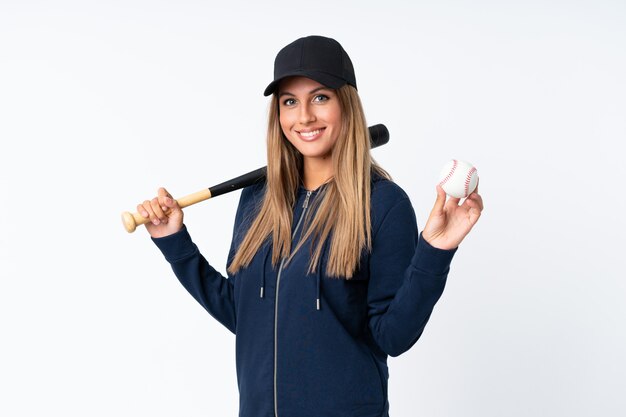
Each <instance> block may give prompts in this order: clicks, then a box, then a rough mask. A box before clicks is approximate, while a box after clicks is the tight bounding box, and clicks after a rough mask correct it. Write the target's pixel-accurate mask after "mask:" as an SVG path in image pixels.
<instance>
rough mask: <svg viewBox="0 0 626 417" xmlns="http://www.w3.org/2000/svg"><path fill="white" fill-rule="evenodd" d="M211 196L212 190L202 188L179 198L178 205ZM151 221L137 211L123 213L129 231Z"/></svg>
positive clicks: (188, 204)
mask: <svg viewBox="0 0 626 417" xmlns="http://www.w3.org/2000/svg"><path fill="white" fill-rule="evenodd" d="M209 198H211V190H210V189H208V188H206V189H204V190H200V191H198V192H195V193H193V194H189V195H186V196H184V197H182V198H179V199H177V200H176V201H177V202H178V206H179V207H180V208H185V207H189V206H191V205H192V204H196V203H199V202H201V201H204V200H208V199H209ZM166 214H167V212H166ZM149 221H150V219H146V218H145V217H143V216H142V215H141V214H139V213H137V212H135V213H130V212H128V211H125V212H123V213H122V223H123V224H124V228H125V229H126V231H127V232H128V233H132V232H134V231H135V229H137V226H141V225H142V224H146V223H148V222H149Z"/></svg>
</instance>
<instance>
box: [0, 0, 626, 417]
mask: <svg viewBox="0 0 626 417" xmlns="http://www.w3.org/2000/svg"><path fill="white" fill-rule="evenodd" d="M624 22H626V3H624V2H623V1H620V0H616V1H608V0H585V1H556V0H541V1H539V0H531V1H524V2H522V1H512V0H508V1H481V0H479V1H450V0H445V1H391V0H390V1H385V2H380V1H376V2H374V1H371V2H369V1H345V2H335V1H327V0H318V1H316V2H308V3H306V4H300V2H291V1H276V0H271V1H264V2H253V1H249V2H228V3H227V2H221V3H220V4H217V3H216V2H206V1H204V2H203V1H176V2H175V1H166V0H161V1H154V0H153V1H147V0H145V1H144V0H125V1H107V2H97V1H73V2H72V1H29V0H0V141H1V143H2V148H1V151H0V174H1V175H0V186H1V192H0V199H1V201H0V203H1V204H0V207H1V208H0V210H1V212H0V213H1V215H0V275H1V280H0V334H1V342H0V353H1V354H0V415H3V416H35V415H37V416H39V415H46V416H48V415H54V416H147V415H150V416H174V415H176V416H208V415H211V416H235V415H236V413H237V409H238V393H237V385H236V376H235V358H234V340H235V339H234V336H233V335H231V334H230V333H229V332H228V331H227V330H226V329H224V328H222V327H221V326H220V325H219V324H218V323H217V322H215V321H214V320H213V319H212V318H211V317H210V316H209V315H208V314H206V313H205V312H204V310H203V309H202V308H201V307H200V306H199V305H198V304H197V303H196V302H195V301H194V300H193V299H192V298H191V297H190V296H189V295H188V294H187V293H186V292H185V290H184V289H183V288H182V286H181V285H180V284H179V283H178V281H177V280H176V278H175V277H174V275H173V273H172V272H171V270H170V268H169V266H168V264H167V263H166V262H165V260H164V259H163V258H162V256H161V255H160V253H159V252H158V250H157V249H156V247H155V246H154V245H153V244H152V243H151V242H150V240H149V238H148V235H147V233H146V232H145V230H138V231H137V232H136V233H135V234H132V235H128V234H127V233H126V232H125V231H124V230H123V228H122V225H121V222H120V219H119V214H120V213H121V211H124V210H134V208H135V206H136V204H137V203H139V202H140V201H142V200H143V199H145V198H150V197H152V196H153V194H154V193H155V192H156V189H157V187H158V186H161V185H163V186H166V187H167V188H168V189H169V190H170V191H171V192H172V193H173V194H174V195H175V196H182V195H185V194H188V193H191V192H195V191H197V190H199V189H201V188H203V187H207V186H211V185H214V184H216V183H218V182H221V181H224V180H226V179H229V178H231V177H233V176H236V175H239V174H241V173H243V172H246V171H248V170H252V169H255V168H258V167H260V166H263V165H265V153H264V132H265V123H266V113H267V105H268V99H267V98H265V97H263V95H262V91H263V89H264V88H265V86H266V84H267V83H268V82H269V81H270V80H271V78H272V65H273V60H274V56H275V55H276V53H277V52H278V50H279V49H280V48H281V47H282V46H284V45H286V44H287V43H289V42H291V41H292V40H294V39H296V38H298V37H300V36H305V35H310V34H321V35H325V36H330V37H333V38H335V39H337V40H339V41H340V42H341V43H342V45H343V46H344V48H345V49H346V50H347V51H348V53H349V54H350V56H351V58H352V60H353V62H354V65H355V68H356V74H357V82H358V84H359V92H360V94H361V97H362V100H363V103H364V106H365V110H366V115H367V117H368V122H369V124H375V123H384V124H386V125H387V127H388V128H389V130H390V132H391V141H390V143H389V144H388V145H387V146H385V147H384V148H381V149H378V150H376V151H374V156H375V158H376V159H377V160H378V162H379V163H381V165H383V166H384V167H385V168H387V169H388V170H389V171H390V173H391V174H392V176H393V177H394V179H395V180H396V182H397V183H398V184H400V186H402V187H403V188H404V189H405V190H406V191H407V193H408V194H409V196H410V197H411V200H412V202H413V204H414V207H415V210H416V214H417V217H418V223H419V225H420V227H422V226H423V225H424V223H425V220H426V218H427V216H428V213H429V212H430V208H431V207H432V204H433V203H434V200H435V195H436V194H435V188H434V187H435V182H436V177H437V175H438V173H439V169H440V167H441V166H442V165H443V163H444V162H446V161H447V160H448V159H450V158H459V159H465V160H468V161H471V162H473V163H474V164H475V165H476V167H477V168H478V171H479V175H480V177H481V182H480V192H481V194H482V195H483V198H484V201H485V207H486V208H485V211H484V213H483V217H482V218H481V220H480V221H479V223H478V225H477V226H476V227H475V229H474V231H472V233H471V234H470V235H469V237H468V238H467V239H466V240H465V241H464V242H463V243H462V245H461V248H460V249H459V251H458V253H457V255H456V257H455V259H454V260H453V264H452V270H451V273H450V276H449V281H448V284H447V288H446V291H445V292H444V295H443V297H442V299H441V300H440V302H439V304H438V305H437V306H436V309H435V312H434V314H433V316H432V319H431V321H430V323H429V325H428V327H427V329H426V331H425V333H424V335H423V337H422V339H421V340H420V341H419V342H418V343H417V345H415V346H414V347H413V348H412V349H411V350H410V351H409V352H407V353H406V354H404V355H402V356H400V357H398V358H392V359H390V361H389V364H390V373H391V379H390V394H389V395H390V404H391V415H392V416H393V417H403V416H407V417H408V416H477V417H478V416H480V417H486V416H494V417H495V416H565V415H567V416H598V415H607V416H608V415H619V414H621V415H623V414H624V413H625V412H626V411H625V407H626V401H625V400H624V396H623V395H621V396H620V394H623V377H624V375H625V373H626V360H625V359H624V352H625V351H626V335H625V332H624V324H623V323H624V319H625V318H626V307H625V303H624V300H625V296H626V284H625V283H624V276H625V274H624V272H623V269H622V268H623V258H621V256H623V254H622V253H623V252H624V249H626V247H625V245H624V242H623V234H624V232H625V231H626V227H625V221H624V214H623V212H624V210H625V209H626V204H625V202H626V201H625V197H624V194H625V193H624V186H623V185H621V186H620V185H619V181H620V180H622V179H624V177H625V176H626V170H625V168H624V162H623V160H624V157H623V153H622V152H619V151H622V150H623V143H622V142H624V140H625V139H626V99H625V97H626V82H625V79H626V78H625V77H624V74H626V25H625V24H624ZM620 145H621V146H620ZM238 198H239V192H237V193H232V194H229V195H225V196H222V197H219V198H216V199H215V200H213V201H208V202H205V203H202V204H200V205H197V206H194V207H191V208H189V209H187V211H186V223H187V224H188V226H189V229H190V231H191V233H192V236H193V237H194V239H195V241H196V243H197V244H198V245H199V246H200V248H201V250H202V252H203V253H204V254H205V255H206V256H207V258H209V260H210V261H211V262H212V263H213V264H215V265H216V267H218V269H219V270H221V271H224V269H225V262H226V253H227V248H228V245H229V243H230V237H231V231H232V230H231V229H232V222H233V219H234V213H235V212H234V210H235V207H236V204H237V201H238Z"/></svg>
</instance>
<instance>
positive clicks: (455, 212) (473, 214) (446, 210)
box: [422, 185, 483, 249]
mask: <svg viewBox="0 0 626 417" xmlns="http://www.w3.org/2000/svg"><path fill="white" fill-rule="evenodd" d="M460 200H461V199H460V198H454V197H450V198H449V199H448V201H446V192H445V191H443V188H441V186H439V185H437V200H436V201H435V206H434V207H433V209H432V211H431V212H430V216H429V217H428V221H427V222H426V226H425V227H424V230H423V231H422V237H423V238H424V239H426V241H427V242H428V243H430V245H431V246H434V247H435V248H439V249H454V248H456V247H457V246H459V244H460V243H461V241H463V239H464V238H465V236H467V234H468V233H469V232H470V230H472V227H474V225H475V224H476V222H477V221H478V219H479V218H480V213H481V212H482V211H483V199H482V197H481V196H480V195H479V194H478V186H476V189H475V190H474V192H473V193H471V194H470V195H469V196H468V197H467V198H466V199H465V201H464V202H463V204H461V205H459V201H460Z"/></svg>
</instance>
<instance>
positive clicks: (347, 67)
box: [137, 36, 482, 417]
mask: <svg viewBox="0 0 626 417" xmlns="http://www.w3.org/2000/svg"><path fill="white" fill-rule="evenodd" d="M270 94H271V95H272V102H271V107H270V114H269V123H268V133H267V147H268V150H267V152H268V161H267V162H268V163H267V167H268V169H267V181H266V182H265V183H263V184H258V185H254V186H251V187H247V188H245V189H244V190H243V191H242V193H241V199H240V202H239V207H238V209H237V214H236V217H235V227H234V234H233V239H232V244H231V250H230V254H229V257H228V262H227V265H228V278H226V277H223V276H222V275H221V274H220V273H219V272H217V271H216V270H215V269H213V268H212V267H211V266H210V265H209V264H208V262H207V261H206V260H205V258H204V257H203V256H202V255H201V254H200V252H199V251H198V248H197V247H196V246H195V244H194V243H193V242H192V240H191V237H190V235H189V233H188V231H187V229H186V227H185V226H184V225H183V212H182V211H181V209H180V208H179V207H178V205H177V203H176V201H175V200H174V199H173V198H172V196H171V195H170V194H169V193H168V192H167V191H166V190H165V189H163V188H161V189H159V191H158V196H157V197H155V198H154V199H152V200H151V201H145V202H144V203H143V204H140V205H139V206H137V209H138V211H139V212H140V213H142V215H143V216H144V217H149V218H150V220H151V221H152V223H151V224H150V223H148V224H147V225H146V226H147V230H148V232H149V233H150V235H151V236H152V239H153V240H154V242H155V243H156V245H157V246H158V247H159V248H160V250H161V251H162V252H163V254H164V255H165V258H166V259H167V260H168V262H170V264H171V265H172V268H173V270H174V272H175V274H176V276H177V277H178V278H179V280H180V282H181V283H182V284H183V285H184V286H185V287H186V288H187V290H188V291H189V292H190V293H191V294H192V295H193V296H194V297H195V298H196V300H197V301H198V302H199V303H200V304H201V305H202V306H203V307H204V308H205V309H206V310H207V311H208V312H209V313H210V314H211V315H212V316H213V317H215V318H216V319H217V320H219V321H220V322H221V323H222V324H223V325H224V326H226V327H227V328H228V329H229V330H231V331H232V332H233V333H235V334H236V354H237V377H238V385H239V392H240V412H239V415H240V416H241V417H253V416H254V417H256V416H259V417H261V416H263V417H269V416H274V417H277V416H279V417H320V416H324V417H333V416H337V417H346V416H359V417H369V416H371V417H374V416H376V417H381V416H388V415H389V414H388V410H389V404H388V401H387V381H388V371H387V356H388V355H391V356H397V355H400V354H401V353H403V352H405V351H407V350H408V349H409V348H410V347H411V346H412V345H413V344H414V343H415V342H416V341H417V339H418V338H419V337H420V335H421V333H422V331H423V329H424V326H425V325H426V322H427V321H428V319H429V317H430V314H431V312H432V309H433V307H434V305H435V303H436V302H437V300H438V299H439V297H440V295H441V293H442V291H443V288H444V285H445V281H446V277H447V274H448V271H449V266H450V262H451V260H452V257H453V255H454V253H455V251H456V249H457V247H458V245H459V243H460V242H461V241H462V240H463V238H464V237H465V236H466V235H467V233H468V232H469V231H470V229H471V228H472V226H473V225H474V224H475V223H476V221H477V220H478V218H479V217H480V213H481V211H482V200H481V197H480V196H479V195H478V193H477V192H474V193H473V194H471V195H470V196H469V197H468V198H467V199H466V200H465V201H464V202H463V204H461V205H459V199H454V198H450V199H449V200H448V201H447V202H446V195H445V193H444V192H443V190H442V189H441V188H440V187H438V188H437V199H436V202H435V206H434V208H433V210H432V212H431V214H430V217H429V219H428V222H427V224H426V226H425V227H424V230H423V232H422V233H421V235H419V234H418V231H417V224H416V220H415V214H414V211H413V207H412V206H411V202H410V201H409V198H408V196H407V195H406V193H405V192H404V191H403V190H402V189H401V188H400V187H399V186H397V185H396V184H394V183H393V182H391V180H390V179H389V176H388V175H387V174H386V173H385V171H384V170H382V169H381V168H380V167H378V166H377V165H376V164H375V163H374V162H373V161H372V159H371V157H370V152H369V136H368V130H367V125H366V122H365V117H364V115H363V111H362V108H361V103H360V100H359V97H358V94H357V90H356V79H355V76H354V70H353V68H352V63H351V61H350V58H349V57H348V55H347V54H346V52H345V51H344V50H343V48H342V47H341V45H340V44H339V43H337V42H336V41H335V40H333V39H329V38H325V37H320V36H309V37H305V38H300V39H298V40H296V41H294V42H293V43H291V44H289V45H287V46H286V47H285V48H283V49H282V50H281V51H280V52H279V54H278V55H277V57H276V61H275V67H274V80H273V81H272V83H270V85H269V86H268V87H267V89H266V90H265V95H266V96H267V95H270Z"/></svg>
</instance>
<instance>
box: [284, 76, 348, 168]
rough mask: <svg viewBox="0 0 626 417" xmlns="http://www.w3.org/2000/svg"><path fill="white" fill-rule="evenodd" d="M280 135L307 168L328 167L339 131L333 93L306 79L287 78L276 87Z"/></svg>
mask: <svg viewBox="0 0 626 417" xmlns="http://www.w3.org/2000/svg"><path fill="white" fill-rule="evenodd" d="M278 103H279V104H278V108H279V113H280V115H279V120H280V126H281V128H282V130H283V133H284V134H285V136H286V137H287V139H288V140H289V142H291V144H292V145H293V146H294V147H295V148H296V149H297V150H298V151H299V152H300V153H301V154H302V156H303V159H304V164H305V169H306V166H307V165H311V164H312V163H313V164H316V165H318V166H319V164H323V165H326V166H330V164H331V158H330V155H331V153H332V150H333V147H334V145H335V143H336V142H337V138H338V137H339V132H340V130H341V106H340V103H339V99H338V97H337V94H336V93H335V90H333V89H332V88H328V87H324V86H323V85H322V84H320V83H318V82H317V81H314V80H312V79H310V78H305V77H290V78H287V79H285V80H283V81H281V82H280V85H279V87H278Z"/></svg>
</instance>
